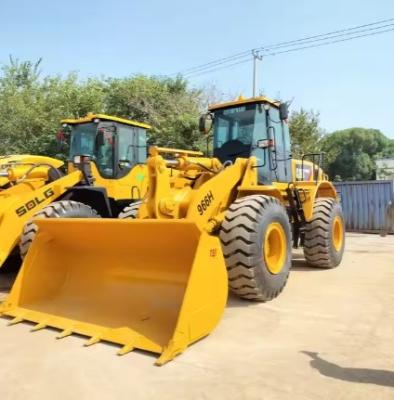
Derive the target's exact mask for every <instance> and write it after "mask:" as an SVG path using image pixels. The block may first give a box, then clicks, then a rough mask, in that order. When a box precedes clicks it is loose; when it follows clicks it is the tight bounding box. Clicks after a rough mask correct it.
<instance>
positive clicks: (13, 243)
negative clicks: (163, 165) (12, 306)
mask: <svg viewBox="0 0 394 400" xmlns="http://www.w3.org/2000/svg"><path fill="white" fill-rule="evenodd" d="M62 124H63V126H62V130H61V131H60V132H58V134H57V137H58V140H59V142H61V144H64V142H68V143H69V147H70V151H69V161H68V165H67V173H64V171H63V170H64V168H63V167H64V163H63V162H62V161H60V160H56V159H53V158H49V157H42V156H35V155H14V156H3V157H0V267H1V265H2V264H3V263H4V261H5V260H6V259H7V258H8V257H9V255H10V254H11V252H12V251H13V250H14V249H16V248H17V247H18V246H17V244H18V242H19V250H20V254H21V256H22V258H23V257H24V256H25V254H26V253H27V251H28V248H29V247H30V244H31V242H32V240H33V238H34V237H35V234H36V231H37V225H36V224H35V223H34V221H32V220H31V219H32V217H33V216H38V217H40V218H59V217H63V218H65V217H67V218H76V217H80V218H82V217H89V218H90V217H97V216H101V217H117V216H118V214H119V212H120V211H121V210H122V209H123V208H124V206H125V205H127V204H129V203H130V201H136V200H139V199H141V198H142V197H143V195H144V194H145V192H146V190H147V182H148V178H147V170H146V166H145V161H146V155H147V147H146V130H147V129H149V128H150V126H149V125H146V124H143V123H140V122H137V121H132V120H127V119H123V118H118V117H113V116H109V115H104V114H92V113H90V114H88V115H87V116H86V117H83V118H78V119H66V120H63V121H62Z"/></svg>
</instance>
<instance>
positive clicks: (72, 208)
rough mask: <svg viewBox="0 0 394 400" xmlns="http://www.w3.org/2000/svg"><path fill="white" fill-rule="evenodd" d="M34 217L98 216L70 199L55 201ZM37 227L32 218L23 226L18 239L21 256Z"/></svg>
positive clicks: (29, 243) (91, 209)
mask: <svg viewBox="0 0 394 400" xmlns="http://www.w3.org/2000/svg"><path fill="white" fill-rule="evenodd" d="M34 218H100V216H99V215H98V214H97V212H96V210H94V209H93V208H92V207H90V206H88V205H86V204H83V203H80V202H78V201H72V200H60V201H55V202H54V203H51V204H49V205H47V206H46V207H44V208H43V209H42V210H41V211H39V212H38V213H37V214H35V216H34ZM37 230H38V227H37V225H36V224H35V223H34V221H33V219H31V220H30V221H28V222H27V223H26V224H25V226H24V227H23V232H22V235H21V238H20V240H19V252H20V256H21V258H22V259H23V258H25V256H26V254H27V252H28V250H29V247H30V245H31V243H32V241H33V239H34V238H35V236H36V234H37Z"/></svg>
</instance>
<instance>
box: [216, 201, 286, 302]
mask: <svg viewBox="0 0 394 400" xmlns="http://www.w3.org/2000/svg"><path fill="white" fill-rule="evenodd" d="M273 222H278V223H279V224H280V225H281V226H282V228H283V230H284V233H285V236H286V245H287V247H286V256H285V259H284V262H283V266H282V269H281V271H280V272H279V273H278V274H273V273H271V272H270V271H269V269H268V268H267V265H266V262H265V259H264V255H263V243H264V238H265V233H266V230H267V227H268V226H269V224H271V223H273ZM220 240H221V243H222V250H223V255H224V258H225V262H226V267H227V272H228V279H229V287H230V290H231V291H232V292H233V293H235V294H236V295H238V296H239V297H241V298H243V299H247V300H255V301H269V300H272V299H274V298H275V297H277V296H278V295H279V294H280V292H281V291H282V290H283V288H284V287H285V285H286V282H287V278H288V276H289V271H290V267H291V248H292V246H291V226H290V222H289V218H288V215H287V212H286V210H285V208H284V207H283V206H282V204H281V203H280V202H279V201H278V200H277V199H275V198H274V197H270V196H261V195H253V196H246V197H244V198H241V199H238V200H236V201H235V202H234V203H233V204H232V205H231V206H230V207H229V209H228V211H227V213H226V216H225V220H224V221H223V223H222V226H221V230H220Z"/></svg>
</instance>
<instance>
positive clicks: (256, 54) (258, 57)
mask: <svg viewBox="0 0 394 400" xmlns="http://www.w3.org/2000/svg"><path fill="white" fill-rule="evenodd" d="M252 56H253V97H256V80H257V76H256V75H257V61H261V60H262V59H263V56H262V55H260V53H259V52H258V51H257V50H252Z"/></svg>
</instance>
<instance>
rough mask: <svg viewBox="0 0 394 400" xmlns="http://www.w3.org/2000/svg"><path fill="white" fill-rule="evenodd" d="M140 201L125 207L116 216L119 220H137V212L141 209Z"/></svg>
mask: <svg viewBox="0 0 394 400" xmlns="http://www.w3.org/2000/svg"><path fill="white" fill-rule="evenodd" d="M141 203H142V202H141V201H136V202H135V203H131V204H130V205H128V206H127V207H125V208H124V209H123V210H122V211H121V212H120V213H119V215H118V218H120V219H128V218H130V219H135V218H137V214H138V210H139V209H140V207H141Z"/></svg>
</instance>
